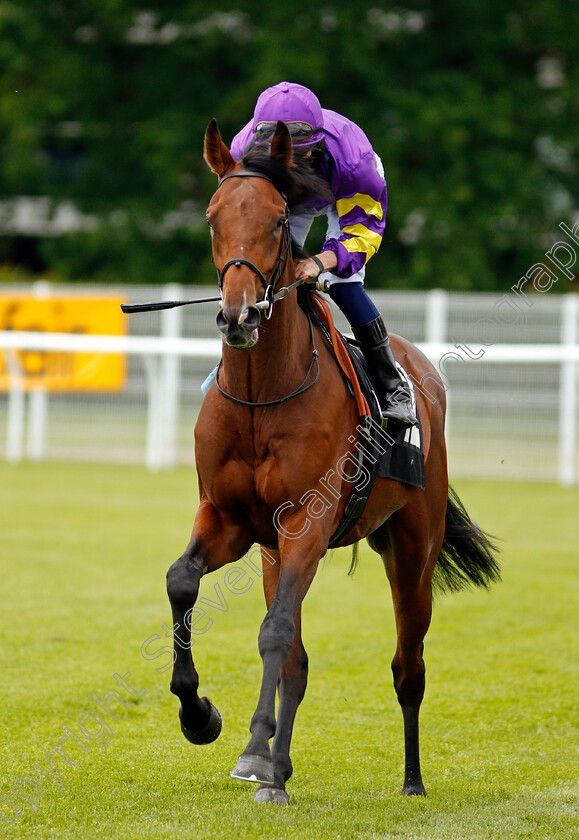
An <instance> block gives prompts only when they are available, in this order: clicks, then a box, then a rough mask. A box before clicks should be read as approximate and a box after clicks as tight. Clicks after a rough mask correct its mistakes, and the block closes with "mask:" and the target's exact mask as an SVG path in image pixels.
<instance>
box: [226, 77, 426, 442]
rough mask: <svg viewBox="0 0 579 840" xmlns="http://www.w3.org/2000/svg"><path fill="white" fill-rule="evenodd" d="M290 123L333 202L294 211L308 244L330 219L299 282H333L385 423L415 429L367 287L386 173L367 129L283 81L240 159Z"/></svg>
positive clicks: (262, 104) (264, 102) (295, 230)
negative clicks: (318, 223)
mask: <svg viewBox="0 0 579 840" xmlns="http://www.w3.org/2000/svg"><path fill="white" fill-rule="evenodd" d="M278 120H281V121H282V122H285V123H286V125H287V127H288V129H289V132H290V135H291V137H292V145H293V147H294V149H295V150H296V153H298V154H303V155H306V156H311V161H312V166H313V167H314V169H315V171H316V173H317V174H318V175H319V176H320V177H321V178H323V179H324V181H326V182H327V184H328V186H329V187H330V190H331V192H332V194H333V196H334V201H333V202H332V203H331V204H327V201H324V202H323V203H322V204H323V205H325V206H317V207H316V206H310V205H308V206H304V207H303V208H300V211H299V212H297V213H295V212H294V214H292V218H291V220H290V226H291V232H292V237H293V238H294V240H295V241H296V242H297V243H298V245H300V247H303V245H304V243H305V240H306V237H307V234H308V232H309V230H310V227H311V225H312V222H313V219H314V217H315V216H317V215H322V214H323V215H325V216H326V217H327V222H328V229H327V234H326V241H325V242H324V245H323V247H322V250H321V253H319V254H316V255H314V256H313V257H307V258H304V259H302V260H300V261H299V262H298V263H297V264H296V279H299V278H300V277H302V278H303V279H304V280H306V279H317V278H318V277H320V278H321V281H322V282H323V281H324V280H327V281H329V294H330V297H331V298H332V300H333V301H334V303H336V304H337V305H338V306H339V308H340V309H341V310H342V312H343V313H344V315H345V316H346V318H347V319H348V321H349V323H350V326H351V327H352V330H353V332H354V336H355V337H356V339H357V340H358V342H359V343H360V347H361V349H362V352H363V354H364V357H365V359H366V361H367V363H368V366H369V369H370V373H371V375H372V378H373V380H374V384H375V385H376V387H377V391H378V394H379V396H380V400H381V408H382V425H383V426H384V427H386V426H387V425H388V422H391V423H397V424H399V425H403V426H412V425H414V424H415V423H416V422H417V420H416V416H415V414H414V410H413V408H412V398H411V395H410V391H409V389H408V386H407V384H406V383H405V381H404V380H403V379H402V378H401V376H400V374H399V372H398V369H397V367H396V363H395V360H394V355H393V353H392V349H391V347H390V339H389V338H388V333H387V331H386V327H385V325H384V321H383V320H382V316H381V315H380V313H379V312H378V310H377V309H376V306H375V305H374V303H373V302H372V301H371V299H370V297H369V296H368V294H367V292H366V290H365V289H364V274H365V266H366V262H367V261H368V260H369V259H370V257H371V256H372V255H373V254H375V253H376V251H377V250H378V248H379V247H380V243H381V241H382V234H383V232H384V228H385V225H386V207H387V192H386V181H385V180H384V170H383V168H382V163H381V161H380V158H379V157H378V156H377V155H376V154H375V152H374V150H373V149H372V146H371V145H370V141H369V140H368V138H367V137H366V135H365V134H364V132H363V131H362V130H361V129H360V128H359V127H358V126H357V125H356V124H355V123H353V122H351V121H350V120H348V119H346V117H343V116H341V115H340V114H338V113H336V112H335V111H329V110H327V109H326V108H322V107H321V105H320V102H319V100H318V98H317V96H316V95H315V94H314V93H312V91H311V90H308V88H306V87H303V86H302V85H298V84H293V83H290V82H280V83H279V84H277V85H275V86H274V87H271V88H267V90H265V91H264V92H263V93H262V94H261V95H260V97H259V99H258V100H257V104H256V106H255V111H254V115H253V119H252V120H251V121H250V122H249V123H248V124H247V125H246V126H245V127H244V128H242V129H241V131H240V132H239V133H238V134H237V135H236V136H235V137H234V139H233V142H232V144H231V154H232V156H233V157H234V158H235V160H241V158H242V156H243V153H244V151H245V149H246V148H247V147H248V146H249V145H251V144H253V143H260V142H268V141H269V140H271V137H272V135H273V133H274V131H275V127H276V124H277V121H278Z"/></svg>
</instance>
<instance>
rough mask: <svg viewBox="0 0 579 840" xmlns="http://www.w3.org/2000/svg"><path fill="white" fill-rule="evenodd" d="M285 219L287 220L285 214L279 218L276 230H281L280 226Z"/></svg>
mask: <svg viewBox="0 0 579 840" xmlns="http://www.w3.org/2000/svg"><path fill="white" fill-rule="evenodd" d="M284 221H285V217H284V216H282V217H281V219H278V222H277V225H276V226H275V229H276V230H279V229H280V227H281V226H282V225H283V223H284Z"/></svg>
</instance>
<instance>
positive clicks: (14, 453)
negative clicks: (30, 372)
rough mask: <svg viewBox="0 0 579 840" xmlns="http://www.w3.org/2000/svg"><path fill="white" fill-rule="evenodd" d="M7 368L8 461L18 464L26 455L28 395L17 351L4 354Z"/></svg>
mask: <svg viewBox="0 0 579 840" xmlns="http://www.w3.org/2000/svg"><path fill="white" fill-rule="evenodd" d="M4 358H5V360H6V368H7V370H8V376H9V377H10V390H9V392H8V418H7V428H6V460H7V461H8V462H9V463H11V464H17V463H18V462H19V461H21V460H22V455H23V453H24V412H25V409H26V393H25V390H24V375H23V371H22V365H21V364H20V360H19V358H18V354H17V352H16V350H7V351H6V352H5V353H4Z"/></svg>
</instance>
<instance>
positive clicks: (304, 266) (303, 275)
mask: <svg viewBox="0 0 579 840" xmlns="http://www.w3.org/2000/svg"><path fill="white" fill-rule="evenodd" d="M321 273H322V272H321V269H320V267H319V265H318V264H317V263H316V262H315V260H313V259H312V258H311V257H306V258H305V259H303V260H300V261H299V262H298V263H296V280H303V281H304V282H306V281H307V280H316V279H317V278H318V277H319V276H320V274H321Z"/></svg>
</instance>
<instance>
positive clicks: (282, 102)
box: [252, 82, 324, 147]
mask: <svg viewBox="0 0 579 840" xmlns="http://www.w3.org/2000/svg"><path fill="white" fill-rule="evenodd" d="M278 120H281V121H282V122H284V123H286V124H287V127H288V129H289V132H290V135H291V138H292V145H293V146H298V147H299V146H314V145H315V144H316V143H319V141H320V140H321V139H322V137H323V136H324V117H323V114H322V106H321V105H320V101H319V99H318V97H317V96H316V95H315V93H312V91H311V90H309V89H308V88H307V87H304V86H303V85H297V84H294V83H293V82H280V83H279V84H277V85H274V86H273V87H270V88H267V89H266V90H264V91H263V93H262V94H261V95H260V97H259V99H258V100H257V103H256V105H255V111H254V113H253V122H252V130H253V135H254V137H255V140H256V142H257V143H259V142H260V141H263V140H270V139H271V137H272V135H273V133H274V131H275V127H276V124H277V122H278Z"/></svg>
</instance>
